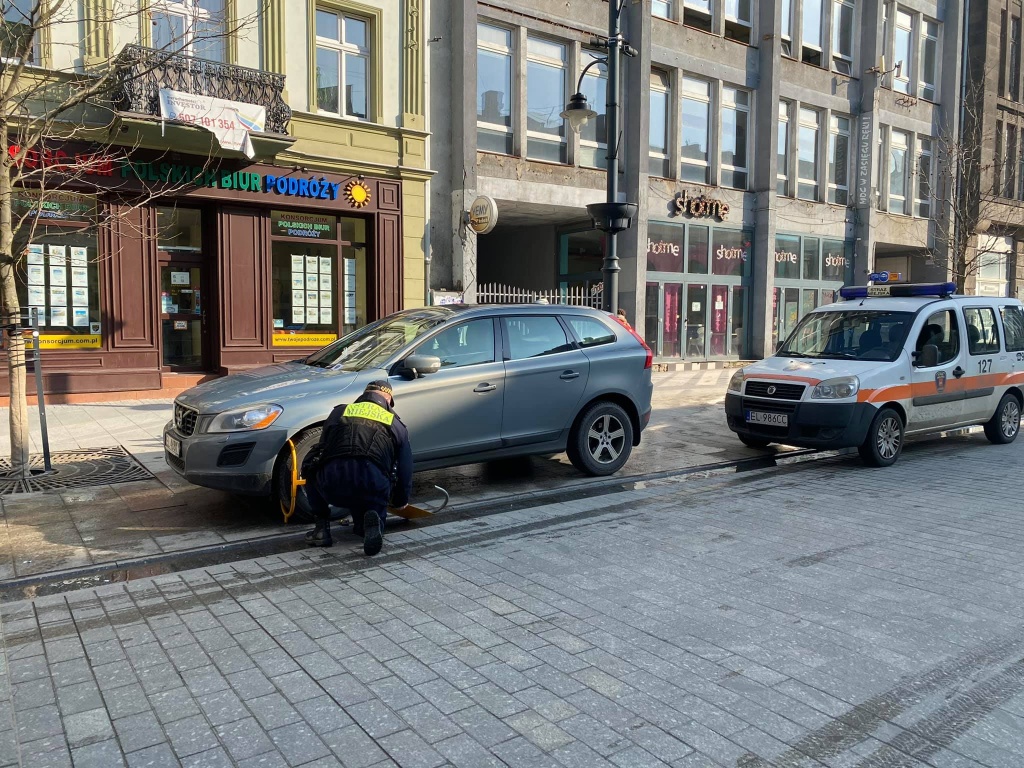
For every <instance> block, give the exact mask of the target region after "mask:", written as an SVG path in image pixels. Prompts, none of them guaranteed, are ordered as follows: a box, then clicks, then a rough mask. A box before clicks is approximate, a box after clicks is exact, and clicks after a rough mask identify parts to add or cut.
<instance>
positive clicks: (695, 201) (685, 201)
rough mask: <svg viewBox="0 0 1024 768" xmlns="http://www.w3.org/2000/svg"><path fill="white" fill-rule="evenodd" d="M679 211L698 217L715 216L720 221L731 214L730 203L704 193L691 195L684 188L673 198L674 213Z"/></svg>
mask: <svg viewBox="0 0 1024 768" xmlns="http://www.w3.org/2000/svg"><path fill="white" fill-rule="evenodd" d="M677 213H686V214H689V215H690V216H692V217H694V218H697V219H700V218H708V217H712V216H713V217H715V218H717V219H718V220H719V221H725V220H726V218H728V216H729V204H728V203H726V202H725V201H723V200H719V199H717V198H714V197H708V196H707V195H705V194H703V193H702V194H701V195H699V196H697V197H690V195H689V194H687V192H686V190H685V189H684V190H683V191H682V192H678V193H676V196H675V198H673V200H672V215H673V216H674V215H675V214H677Z"/></svg>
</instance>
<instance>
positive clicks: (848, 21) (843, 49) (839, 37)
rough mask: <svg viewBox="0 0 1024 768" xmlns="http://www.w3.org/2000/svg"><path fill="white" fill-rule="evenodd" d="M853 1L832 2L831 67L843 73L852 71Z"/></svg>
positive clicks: (836, 0)
mask: <svg viewBox="0 0 1024 768" xmlns="http://www.w3.org/2000/svg"><path fill="white" fill-rule="evenodd" d="M853 30H854V27H853V2H852V0H834V2H833V3H832V68H833V69H834V70H835V71H836V72H839V73H840V74H843V75H849V74H852V72H853Z"/></svg>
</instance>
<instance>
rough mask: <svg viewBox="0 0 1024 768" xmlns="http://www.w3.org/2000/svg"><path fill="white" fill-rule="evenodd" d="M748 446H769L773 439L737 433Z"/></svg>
mask: <svg viewBox="0 0 1024 768" xmlns="http://www.w3.org/2000/svg"><path fill="white" fill-rule="evenodd" d="M736 437H738V438H739V439H740V442H741V443H743V444H744V445H745V446H747V448H767V447H768V446H769V445H771V444H772V441H771V440H761V439H760V438H757V437H751V436H750V435H736Z"/></svg>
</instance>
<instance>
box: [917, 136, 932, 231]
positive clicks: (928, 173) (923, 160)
mask: <svg viewBox="0 0 1024 768" xmlns="http://www.w3.org/2000/svg"><path fill="white" fill-rule="evenodd" d="M915 173H916V176H917V179H916V183H915V184H914V214H915V215H917V216H920V217H921V218H923V219H927V218H928V217H929V216H931V214H932V174H933V173H935V163H934V162H933V160H932V140H931V139H929V138H924V137H918V139H917V169H916V172H915Z"/></svg>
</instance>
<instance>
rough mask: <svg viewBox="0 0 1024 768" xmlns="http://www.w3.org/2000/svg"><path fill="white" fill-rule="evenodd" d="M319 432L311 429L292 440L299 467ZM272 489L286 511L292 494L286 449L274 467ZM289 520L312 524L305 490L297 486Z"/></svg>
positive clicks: (316, 440) (315, 442)
mask: <svg viewBox="0 0 1024 768" xmlns="http://www.w3.org/2000/svg"><path fill="white" fill-rule="evenodd" d="M320 431H321V430H320V427H312V428H311V429H307V430H306V431H305V432H303V433H302V434H300V435H299V436H298V437H293V438H292V440H293V441H294V442H295V460H296V461H297V462H298V463H299V466H300V467H301V466H302V460H303V459H304V458H306V454H307V453H309V452H310V451H311V450H312V449H313V446H314V445H316V444H317V443H318V442H319V441H320ZM274 489H275V492H274V498H276V499H277V500H279V501H280V502H281V504H283V505H284V508H285V509H287V508H288V505H289V504H290V503H291V492H292V454H291V451H289V450H287V449H286V450H285V451H284V452H283V453H282V454H281V457H280V458H278V460H277V465H276V466H275V467H274ZM291 520H292V521H295V522H299V523H310V522H313V508H312V507H311V506H310V505H309V499H307V498H306V489H305V488H303V487H302V486H299V489H298V492H297V493H296V496H295V513H294V514H293V515H292V516H291Z"/></svg>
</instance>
